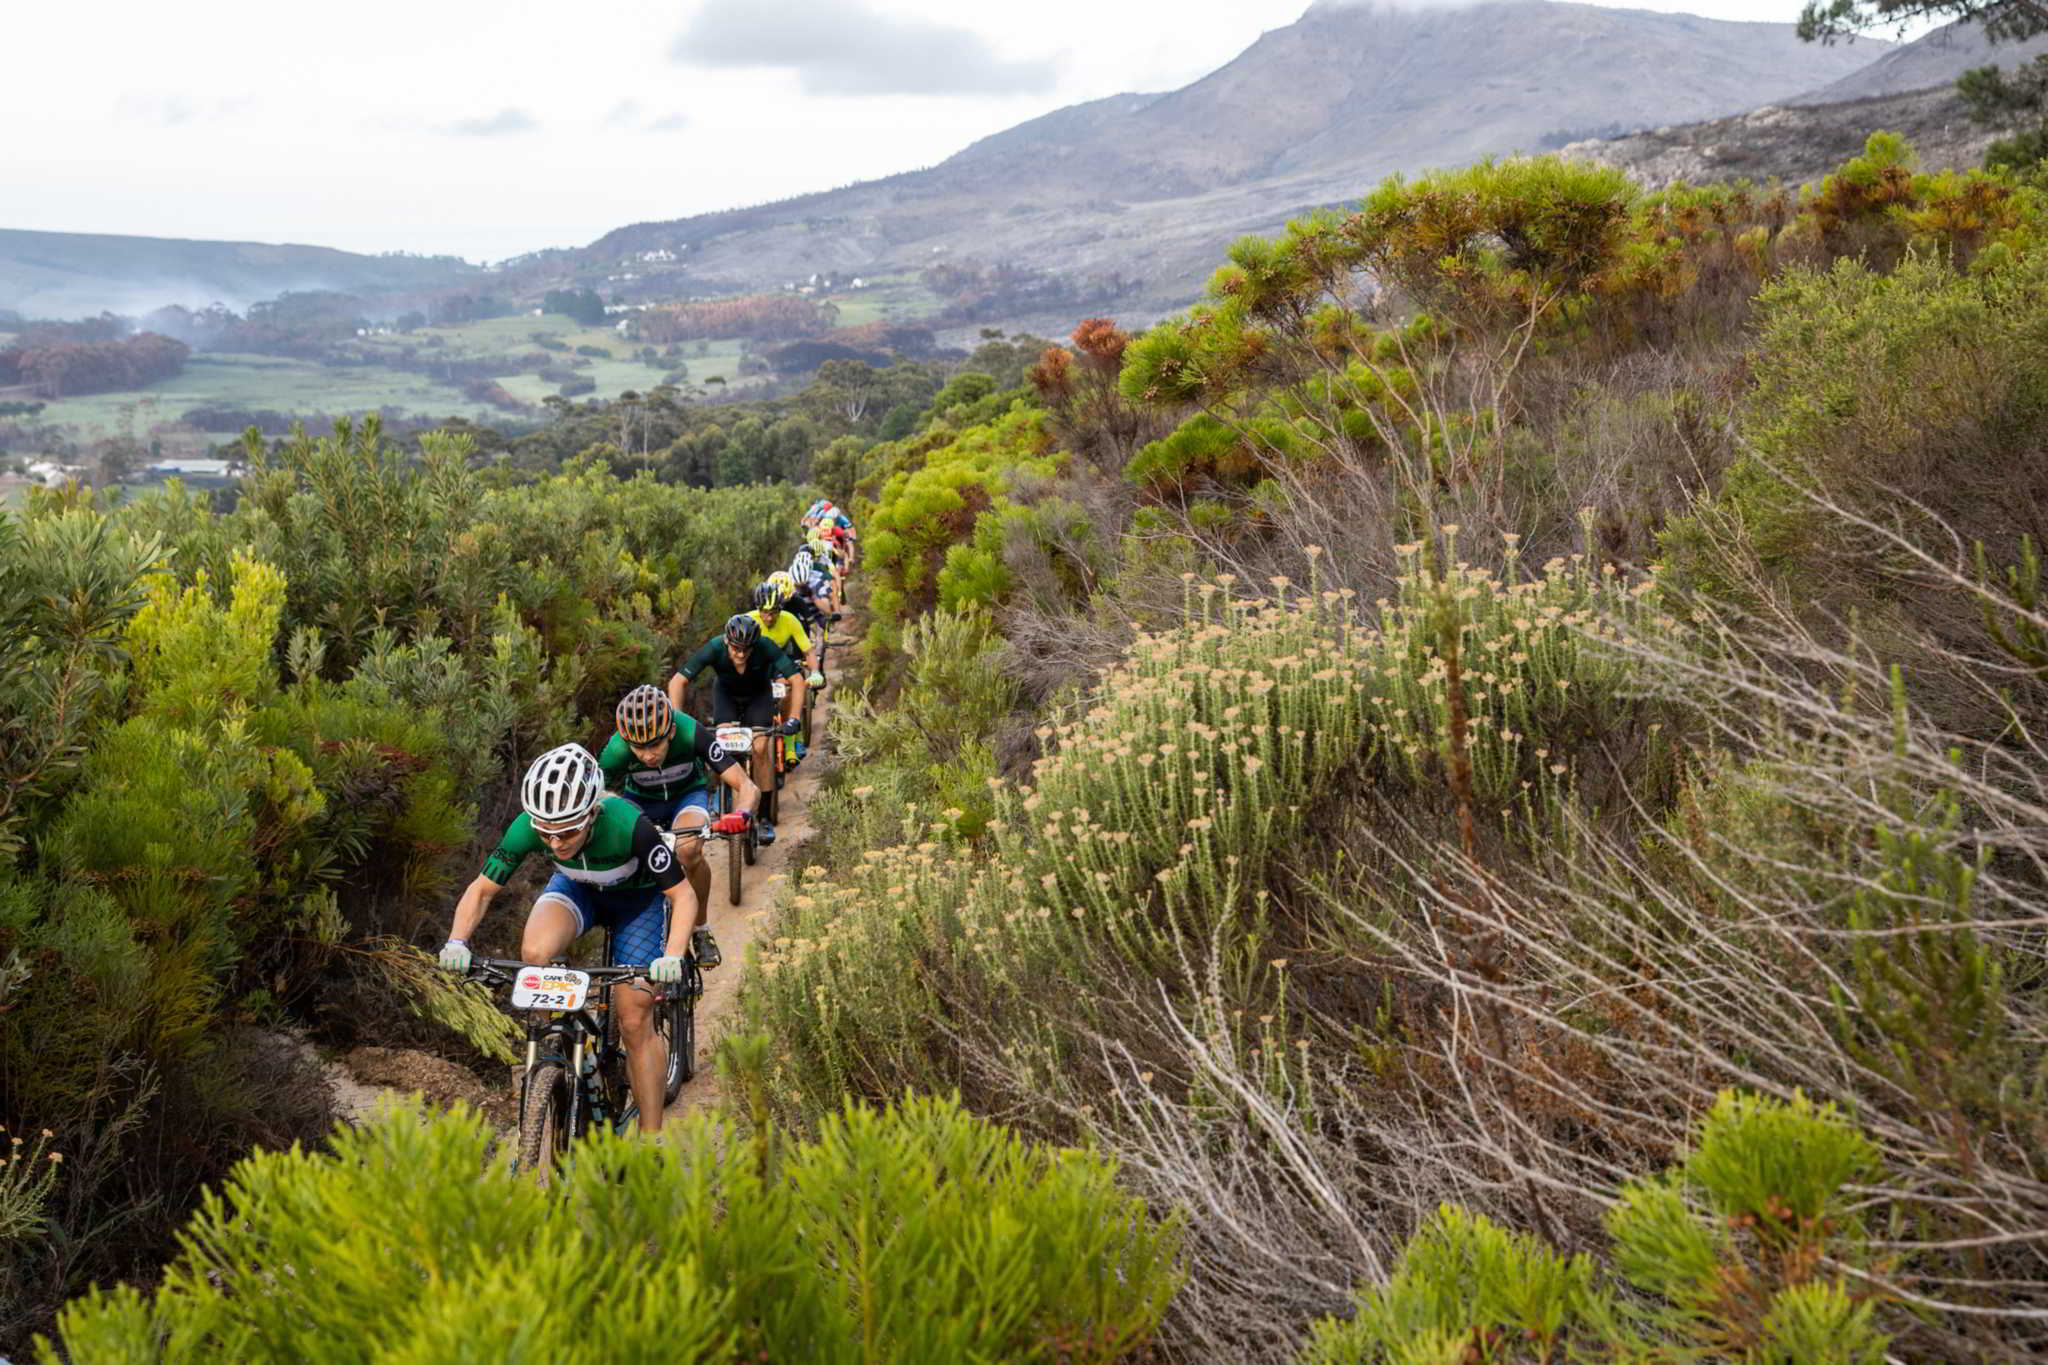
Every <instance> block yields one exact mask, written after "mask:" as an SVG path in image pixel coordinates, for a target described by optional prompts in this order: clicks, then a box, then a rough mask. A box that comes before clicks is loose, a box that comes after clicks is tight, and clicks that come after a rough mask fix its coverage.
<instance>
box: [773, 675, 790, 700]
mask: <svg viewBox="0 0 2048 1365" xmlns="http://www.w3.org/2000/svg"><path fill="white" fill-rule="evenodd" d="M768 691H769V692H770V693H771V694H773V695H774V697H775V700H777V701H781V700H782V699H783V698H784V697H786V696H788V695H789V683H788V682H787V681H786V680H785V679H782V678H777V679H776V680H775V681H774V682H772V683H769V684H768Z"/></svg>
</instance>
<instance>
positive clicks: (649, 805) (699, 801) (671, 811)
mask: <svg viewBox="0 0 2048 1365" xmlns="http://www.w3.org/2000/svg"><path fill="white" fill-rule="evenodd" d="M620 795H622V796H624V797H625V798H626V799H627V800H628V801H631V802H632V803H633V804H634V805H636V806H638V807H639V808H640V813H641V814H642V815H644V816H646V817H647V819H648V821H649V822H650V823H652V824H653V826H654V827H655V828H656V829H672V828H674V826H675V823H676V816H678V815H680V814H682V813H683V812H684V811H686V810H701V811H703V812H705V813H706V814H709V813H710V811H711V792H710V789H709V788H706V787H692V788H690V789H689V790H688V791H686V792H684V793H682V794H681V795H680V796H642V795H641V794H640V793H638V792H622V793H620Z"/></svg>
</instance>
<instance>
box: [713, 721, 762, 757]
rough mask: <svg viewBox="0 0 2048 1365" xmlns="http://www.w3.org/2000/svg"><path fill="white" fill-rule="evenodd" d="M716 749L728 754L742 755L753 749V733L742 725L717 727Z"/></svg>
mask: <svg viewBox="0 0 2048 1365" xmlns="http://www.w3.org/2000/svg"><path fill="white" fill-rule="evenodd" d="M718 747H719V748H721V749H723V750H725V751H726V752H727V753H729V754H743V753H745V752H746V751H747V750H749V749H751V748H753V747H754V734H753V731H751V730H749V729H747V727H746V726H744V725H721V726H719V727H718Z"/></svg>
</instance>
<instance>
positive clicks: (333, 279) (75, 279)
mask: <svg viewBox="0 0 2048 1365" xmlns="http://www.w3.org/2000/svg"><path fill="white" fill-rule="evenodd" d="M477 273H479V271H478V267H475V266H472V265H470V264H468V263H467V262H464V261H460V260H457V259H455V258H454V257H450V256H411V255H404V254H397V253H394V254H391V255H381V256H369V255H364V254H362V253H359V252H353V251H343V250H340V249H339V248H336V247H325V246H308V245H304V244H300V243H292V242H248V241H220V240H216V239H212V238H200V237H148V236H138V235H132V234H126V233H110V232H43V231H35V230H30V229H25V228H0V308H7V309H12V310H14V311H16V312H19V313H22V314H24V315H26V316H31V317H35V316H42V317H85V316H89V315H92V314H96V313H100V312H115V313H127V314H139V313H145V312H148V311H149V310H150V309H152V308H157V307H161V306H163V305H165V304H171V303H177V304H183V305H185V306H186V307H190V308H204V307H206V306H207V305H208V304H211V303H216V302H217V303H224V304H227V305H228V306H229V307H231V308H236V309H238V310H239V309H241V308H246V307H247V306H248V305H249V304H250V303H251V302H254V301H256V300H258V299H267V298H275V297H276V296H277V295H279V294H281V293H285V292H287V291H289V290H305V289H337V290H341V291H343V292H349V293H389V292H396V291H402V290H409V289H430V288H438V287H445V286H446V285H448V284H451V283H454V282H455V281H457V280H460V279H464V278H467V277H469V276H471V275H474V274H477Z"/></svg>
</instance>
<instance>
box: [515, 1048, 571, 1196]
mask: <svg viewBox="0 0 2048 1365" xmlns="http://www.w3.org/2000/svg"><path fill="white" fill-rule="evenodd" d="M568 1150H569V1073H568V1069H567V1068H566V1067H564V1066H563V1065H562V1064H561V1063H560V1062H558V1061H544V1062H538V1063H536V1064H535V1065H534V1067H533V1069H532V1070H530V1071H528V1072H527V1073H526V1087H525V1089H524V1091H523V1092H522V1093H521V1095H520V1097H519V1169H520V1170H521V1171H525V1172H531V1173H532V1175H533V1177H534V1179H536V1180H538V1181H539V1182H540V1183H541V1184H543V1185H545V1184H547V1183H548V1182H549V1181H550V1180H552V1179H553V1178H554V1173H555V1161H556V1159H557V1158H559V1157H560V1156H561V1155H562V1153H564V1152H566V1151H568Z"/></svg>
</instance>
